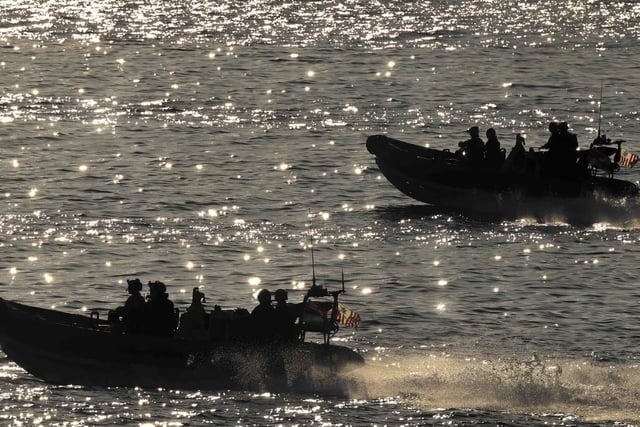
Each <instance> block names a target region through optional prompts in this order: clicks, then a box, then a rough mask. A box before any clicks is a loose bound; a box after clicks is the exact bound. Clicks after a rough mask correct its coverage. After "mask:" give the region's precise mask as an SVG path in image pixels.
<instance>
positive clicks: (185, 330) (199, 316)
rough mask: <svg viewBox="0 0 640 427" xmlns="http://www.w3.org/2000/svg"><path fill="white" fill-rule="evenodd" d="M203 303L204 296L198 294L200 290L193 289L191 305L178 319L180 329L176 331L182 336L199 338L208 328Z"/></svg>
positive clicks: (200, 293)
mask: <svg viewBox="0 0 640 427" xmlns="http://www.w3.org/2000/svg"><path fill="white" fill-rule="evenodd" d="M203 302H204V294H203V293H202V292H200V288H197V287H195V288H193V292H192V293H191V305H190V306H189V307H188V308H187V311H186V312H185V313H184V314H183V315H182V317H181V318H180V327H179V328H178V331H179V332H180V334H182V335H183V336H191V337H196V338H197V337H200V336H201V335H202V334H203V333H204V332H205V328H206V327H207V326H208V323H209V322H208V318H207V313H206V312H205V310H204V306H203V305H202V303H203Z"/></svg>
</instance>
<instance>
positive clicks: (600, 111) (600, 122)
mask: <svg viewBox="0 0 640 427" xmlns="http://www.w3.org/2000/svg"><path fill="white" fill-rule="evenodd" d="M602 86H603V80H600V102H599V103H598V139H600V125H601V124H602Z"/></svg>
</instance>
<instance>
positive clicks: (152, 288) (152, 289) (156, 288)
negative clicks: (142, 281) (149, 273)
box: [149, 281, 167, 299]
mask: <svg viewBox="0 0 640 427" xmlns="http://www.w3.org/2000/svg"><path fill="white" fill-rule="evenodd" d="M166 291H167V287H166V286H165V285H164V283H162V282H158V281H155V282H149V294H150V295H151V299H154V298H159V297H161V296H164V295H165V293H166Z"/></svg>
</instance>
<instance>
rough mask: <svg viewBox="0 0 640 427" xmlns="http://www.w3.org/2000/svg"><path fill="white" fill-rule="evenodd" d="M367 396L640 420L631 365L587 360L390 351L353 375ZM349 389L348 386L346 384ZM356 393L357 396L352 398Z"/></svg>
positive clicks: (637, 378)
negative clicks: (380, 359) (390, 354)
mask: <svg viewBox="0 0 640 427" xmlns="http://www.w3.org/2000/svg"><path fill="white" fill-rule="evenodd" d="M354 376H355V379H354V381H355V382H359V383H360V384H361V387H360V389H359V390H357V391H359V392H362V391H363V390H366V397H367V398H378V397H380V396H390V395H396V396H402V397H403V398H404V399H406V401H407V402H409V404H410V405H412V406H415V407H417V408H420V409H421V410H423V411H429V410H434V409H436V408H458V409H464V408H476V409H483V410H490V411H504V412H508V413H515V414H517V413H520V414H522V413H531V414H541V415H542V414H573V415H575V416H578V417H580V418H584V419H585V420H588V421H592V422H598V421H605V420H618V421H622V420H637V419H640V403H638V402H640V391H638V390H640V388H639V387H638V386H639V385H640V371H639V370H638V366H637V365H636V364H626V363H615V364H610V363H599V362H596V361H592V360H569V359H545V358H541V357H538V356H537V355H535V354H534V356H533V357H530V358H524V357H523V358H522V359H518V358H503V357H497V358H482V357H475V356H459V355H451V354H444V353H442V354H412V355H393V356H390V357H387V358H385V359H384V361H380V362H373V363H369V364H368V365H367V366H366V367H364V368H362V369H360V370H358V371H357V372H355V373H354ZM353 390H355V389H353ZM359 397H362V396H359Z"/></svg>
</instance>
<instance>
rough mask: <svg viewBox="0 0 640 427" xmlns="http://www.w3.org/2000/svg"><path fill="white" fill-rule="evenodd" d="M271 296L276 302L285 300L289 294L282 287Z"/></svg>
mask: <svg viewBox="0 0 640 427" xmlns="http://www.w3.org/2000/svg"><path fill="white" fill-rule="evenodd" d="M273 296H274V298H275V300H276V301H277V302H278V303H283V302H286V301H287V300H288V299H289V295H288V294H287V291H285V290H284V289H278V290H277V291H276V292H275V293H274V294H273Z"/></svg>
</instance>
